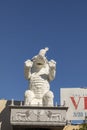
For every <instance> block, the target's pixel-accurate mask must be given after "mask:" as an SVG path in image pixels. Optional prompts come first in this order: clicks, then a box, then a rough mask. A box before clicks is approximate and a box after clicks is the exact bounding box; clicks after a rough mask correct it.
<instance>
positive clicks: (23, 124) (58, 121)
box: [10, 106, 68, 130]
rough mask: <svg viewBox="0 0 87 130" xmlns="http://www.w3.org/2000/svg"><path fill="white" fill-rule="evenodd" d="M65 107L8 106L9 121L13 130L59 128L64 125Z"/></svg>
mask: <svg viewBox="0 0 87 130" xmlns="http://www.w3.org/2000/svg"><path fill="white" fill-rule="evenodd" d="M67 109H68V108H67V107H40V106H37V107H34V106H33V107H32V106H10V112H11V113H10V123H11V125H12V126H13V128H14V130H15V129H17V130H20V128H21V130H22V129H23V128H24V129H23V130H25V128H26V130H27V129H29V128H32V129H34V128H40V129H43V128H44V129H48V128H59V127H63V126H65V125H66V111H67ZM18 128H19V129H18Z"/></svg>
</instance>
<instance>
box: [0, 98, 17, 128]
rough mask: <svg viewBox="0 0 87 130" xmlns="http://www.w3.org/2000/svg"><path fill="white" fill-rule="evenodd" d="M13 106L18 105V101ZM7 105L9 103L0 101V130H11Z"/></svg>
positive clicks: (9, 102) (9, 103)
mask: <svg viewBox="0 0 87 130" xmlns="http://www.w3.org/2000/svg"><path fill="white" fill-rule="evenodd" d="M14 104H16V105H19V101H15V102H14ZM9 105H11V101H7V100H0V124H1V128H0V130H12V126H11V124H10V109H9Z"/></svg>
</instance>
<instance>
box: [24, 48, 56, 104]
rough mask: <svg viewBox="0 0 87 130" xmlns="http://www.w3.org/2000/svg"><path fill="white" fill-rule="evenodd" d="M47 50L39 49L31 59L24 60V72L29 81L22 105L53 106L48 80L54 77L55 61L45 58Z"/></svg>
mask: <svg viewBox="0 0 87 130" xmlns="http://www.w3.org/2000/svg"><path fill="white" fill-rule="evenodd" d="M48 50H49V48H45V49H41V50H40V51H39V54H38V55H36V56H34V57H33V58H32V60H26V61H25V65H24V74H25V78H26V79H27V80H28V81H29V89H28V90H26V91H25V95H24V97H25V99H24V105H27V106H28V105H30V106H38V105H40V106H53V98H54V94H53V92H52V91H50V84H49V82H50V81H51V80H53V79H54V78H55V73H56V62H55V61H54V60H50V61H48V60H47V58H46V56H45V54H46V52H47V51H48Z"/></svg>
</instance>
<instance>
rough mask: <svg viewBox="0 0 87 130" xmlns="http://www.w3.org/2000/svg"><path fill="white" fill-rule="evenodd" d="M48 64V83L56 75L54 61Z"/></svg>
mask: <svg viewBox="0 0 87 130" xmlns="http://www.w3.org/2000/svg"><path fill="white" fill-rule="evenodd" d="M48 64H49V77H48V78H49V81H51V80H53V79H54V78H55V75H56V62H55V61H54V60H50V61H49V62H48Z"/></svg>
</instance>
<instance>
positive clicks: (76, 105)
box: [70, 97, 81, 109]
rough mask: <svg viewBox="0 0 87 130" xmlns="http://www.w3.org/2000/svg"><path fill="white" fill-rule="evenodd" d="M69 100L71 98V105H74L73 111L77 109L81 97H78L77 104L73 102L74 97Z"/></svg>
mask: <svg viewBox="0 0 87 130" xmlns="http://www.w3.org/2000/svg"><path fill="white" fill-rule="evenodd" d="M70 98H71V101H72V103H73V105H74V107H75V109H77V108H78V104H79V102H80V98H81V97H79V99H78V102H77V103H76V101H75V99H74V97H70Z"/></svg>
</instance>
